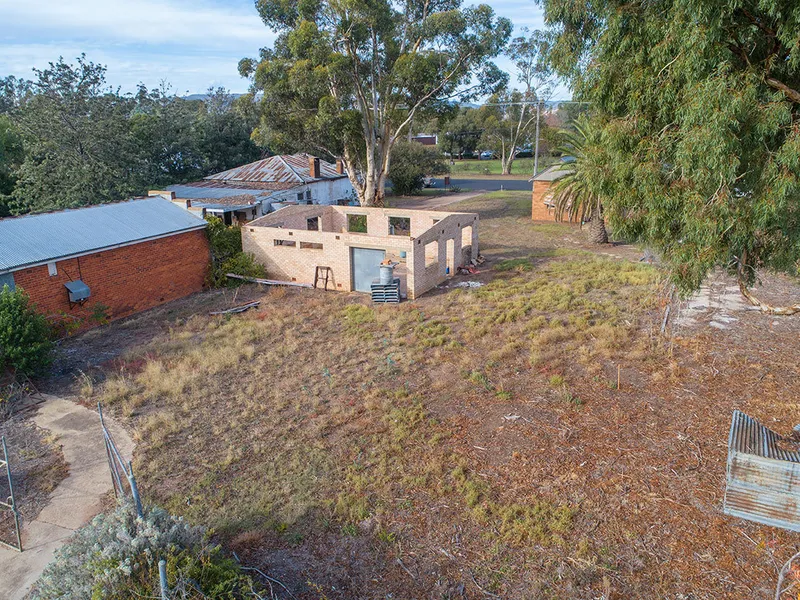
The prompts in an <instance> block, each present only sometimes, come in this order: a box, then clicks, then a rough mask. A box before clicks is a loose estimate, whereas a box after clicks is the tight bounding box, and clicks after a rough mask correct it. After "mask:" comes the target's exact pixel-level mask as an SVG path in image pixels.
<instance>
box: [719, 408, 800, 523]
mask: <svg viewBox="0 0 800 600" xmlns="http://www.w3.org/2000/svg"><path fill="white" fill-rule="evenodd" d="M723 512H725V513H726V514H729V515H732V516H735V517H740V518H743V519H749V520H751V521H756V522H758V523H763V524H765V525H772V526H774V527H782V528H784V529H790V530H792V531H800V452H798V448H797V444H795V443H794V442H792V441H791V440H789V439H787V438H784V437H783V436H781V435H779V434H777V433H775V432H774V431H772V430H771V429H769V428H767V427H765V426H764V425H762V424H761V423H759V422H758V421H756V420H755V419H753V418H752V417H749V416H748V415H746V414H744V413H743V412H740V411H738V410H735V411H733V419H732V421H731V430H730V434H729V436H728V465H727V476H726V486H725V502H724V506H723Z"/></svg>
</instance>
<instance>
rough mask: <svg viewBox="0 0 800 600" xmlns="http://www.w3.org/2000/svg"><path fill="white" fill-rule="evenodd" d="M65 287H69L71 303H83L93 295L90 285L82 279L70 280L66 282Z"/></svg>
mask: <svg viewBox="0 0 800 600" xmlns="http://www.w3.org/2000/svg"><path fill="white" fill-rule="evenodd" d="M64 287H65V288H67V293H68V294H69V303H70V304H83V303H84V302H86V301H87V300H88V299H89V296H91V295H92V292H91V290H90V289H89V286H88V285H86V284H85V283H83V281H81V280H80V279H76V280H75V281H68V282H67V283H65V284H64Z"/></svg>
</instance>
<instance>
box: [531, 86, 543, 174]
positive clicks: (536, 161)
mask: <svg viewBox="0 0 800 600" xmlns="http://www.w3.org/2000/svg"><path fill="white" fill-rule="evenodd" d="M541 105H542V101H541V100H539V101H538V102H536V149H535V150H534V151H533V176H534V177H536V175H538V174H539V108H540V107H541Z"/></svg>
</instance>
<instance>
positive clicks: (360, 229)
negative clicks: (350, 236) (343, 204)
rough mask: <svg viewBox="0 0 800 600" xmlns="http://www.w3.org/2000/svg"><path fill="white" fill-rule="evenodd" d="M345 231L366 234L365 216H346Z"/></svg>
mask: <svg viewBox="0 0 800 600" xmlns="http://www.w3.org/2000/svg"><path fill="white" fill-rule="evenodd" d="M347 231H349V232H350V233H367V215H347Z"/></svg>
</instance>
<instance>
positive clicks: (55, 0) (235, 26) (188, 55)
mask: <svg viewBox="0 0 800 600" xmlns="http://www.w3.org/2000/svg"><path fill="white" fill-rule="evenodd" d="M467 4H469V2H467ZM491 4H492V6H493V7H494V9H495V11H496V12H497V13H498V14H499V15H502V16H505V17H509V18H510V19H511V20H512V21H513V22H514V25H515V27H516V28H517V29H518V30H519V29H521V28H522V27H526V26H527V27H529V28H531V29H536V28H538V27H541V26H542V15H541V10H540V9H539V7H538V6H537V5H536V3H535V2H534V0H501V1H499V2H491ZM0 14H2V15H3V20H4V22H5V25H4V27H3V32H4V36H3V39H2V40H0V76H5V75H16V76H18V77H26V78H30V77H32V73H31V68H32V67H38V68H42V67H45V66H46V65H47V63H48V62H51V61H56V60H57V59H58V57H59V56H63V57H64V58H65V59H67V60H70V61H71V60H72V59H74V58H75V57H76V56H78V55H80V53H81V52H85V53H86V56H87V58H88V59H89V60H91V61H93V62H96V63H101V64H105V65H107V66H108V74H107V79H108V82H109V83H110V84H112V85H115V86H121V87H122V90H123V91H125V92H129V91H133V90H134V89H135V87H136V84H137V83H139V82H143V83H144V84H145V85H147V86H148V87H156V86H158V85H159V83H160V82H161V81H167V82H168V83H170V84H171V85H172V87H173V89H174V91H175V92H176V93H178V94H184V93H199V92H204V91H205V90H206V89H208V87H209V86H220V85H221V86H224V87H226V88H228V89H229V90H231V91H233V92H244V91H246V89H247V81H246V80H244V79H242V78H241V77H239V74H238V73H237V71H236V65H237V63H238V62H239V59H241V58H243V57H246V56H256V55H257V53H258V49H259V48H261V47H263V46H268V45H271V43H272V41H273V40H274V37H275V36H274V34H273V33H272V32H271V31H270V30H269V29H267V28H266V26H264V24H263V23H262V22H261V20H260V19H259V17H258V14H257V13H256V10H255V7H254V5H253V2H252V0H195V1H188V0H128V1H126V0H0ZM498 62H499V64H500V65H501V66H502V67H504V68H506V69H509V68H510V65H509V64H508V62H507V61H506V60H503V59H501V60H499V61H498Z"/></svg>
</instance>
